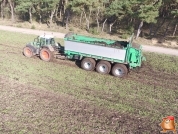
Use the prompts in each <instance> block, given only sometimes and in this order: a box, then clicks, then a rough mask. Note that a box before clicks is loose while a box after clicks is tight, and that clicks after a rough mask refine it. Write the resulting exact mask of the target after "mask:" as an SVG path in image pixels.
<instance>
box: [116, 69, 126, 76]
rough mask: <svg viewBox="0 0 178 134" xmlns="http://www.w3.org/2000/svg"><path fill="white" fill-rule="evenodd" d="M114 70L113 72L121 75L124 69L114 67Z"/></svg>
mask: <svg viewBox="0 0 178 134" xmlns="http://www.w3.org/2000/svg"><path fill="white" fill-rule="evenodd" d="M114 72H115V74H116V75H118V76H121V75H123V74H124V71H123V69H122V68H117V69H115V71H114Z"/></svg>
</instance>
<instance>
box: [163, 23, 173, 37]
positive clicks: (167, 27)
mask: <svg viewBox="0 0 178 134" xmlns="http://www.w3.org/2000/svg"><path fill="white" fill-rule="evenodd" d="M171 22H172V20H170V21H169V23H168V25H167V26H166V30H165V32H164V37H166V34H167V31H168V29H169V26H170V24H171Z"/></svg>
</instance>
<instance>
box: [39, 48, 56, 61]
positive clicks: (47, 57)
mask: <svg viewBox="0 0 178 134" xmlns="http://www.w3.org/2000/svg"><path fill="white" fill-rule="evenodd" d="M40 58H41V59H42V60H43V61H46V62H49V61H52V60H53V58H54V55H53V52H51V51H50V50H49V49H48V48H42V49H41V51H40Z"/></svg>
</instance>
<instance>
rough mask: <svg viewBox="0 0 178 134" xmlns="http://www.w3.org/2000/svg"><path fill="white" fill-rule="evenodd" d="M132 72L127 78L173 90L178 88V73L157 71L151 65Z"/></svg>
mask: <svg viewBox="0 0 178 134" xmlns="http://www.w3.org/2000/svg"><path fill="white" fill-rule="evenodd" d="M132 74H133V75H129V77H128V78H127V79H129V80H133V81H137V82H140V83H143V84H147V85H153V86H155V87H159V86H161V87H164V88H168V89H173V90H176V89H177V88H178V83H177V82H176V79H177V78H178V74H171V73H167V72H162V71H155V70H153V69H152V68H151V67H150V66H144V67H142V68H141V69H140V71H139V72H137V73H136V72H132Z"/></svg>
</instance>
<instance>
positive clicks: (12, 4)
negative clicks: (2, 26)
mask: <svg viewBox="0 0 178 134" xmlns="http://www.w3.org/2000/svg"><path fill="white" fill-rule="evenodd" d="M8 2H9V5H10V12H11V20H12V22H14V20H15V19H14V3H13V2H12V0H8Z"/></svg>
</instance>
